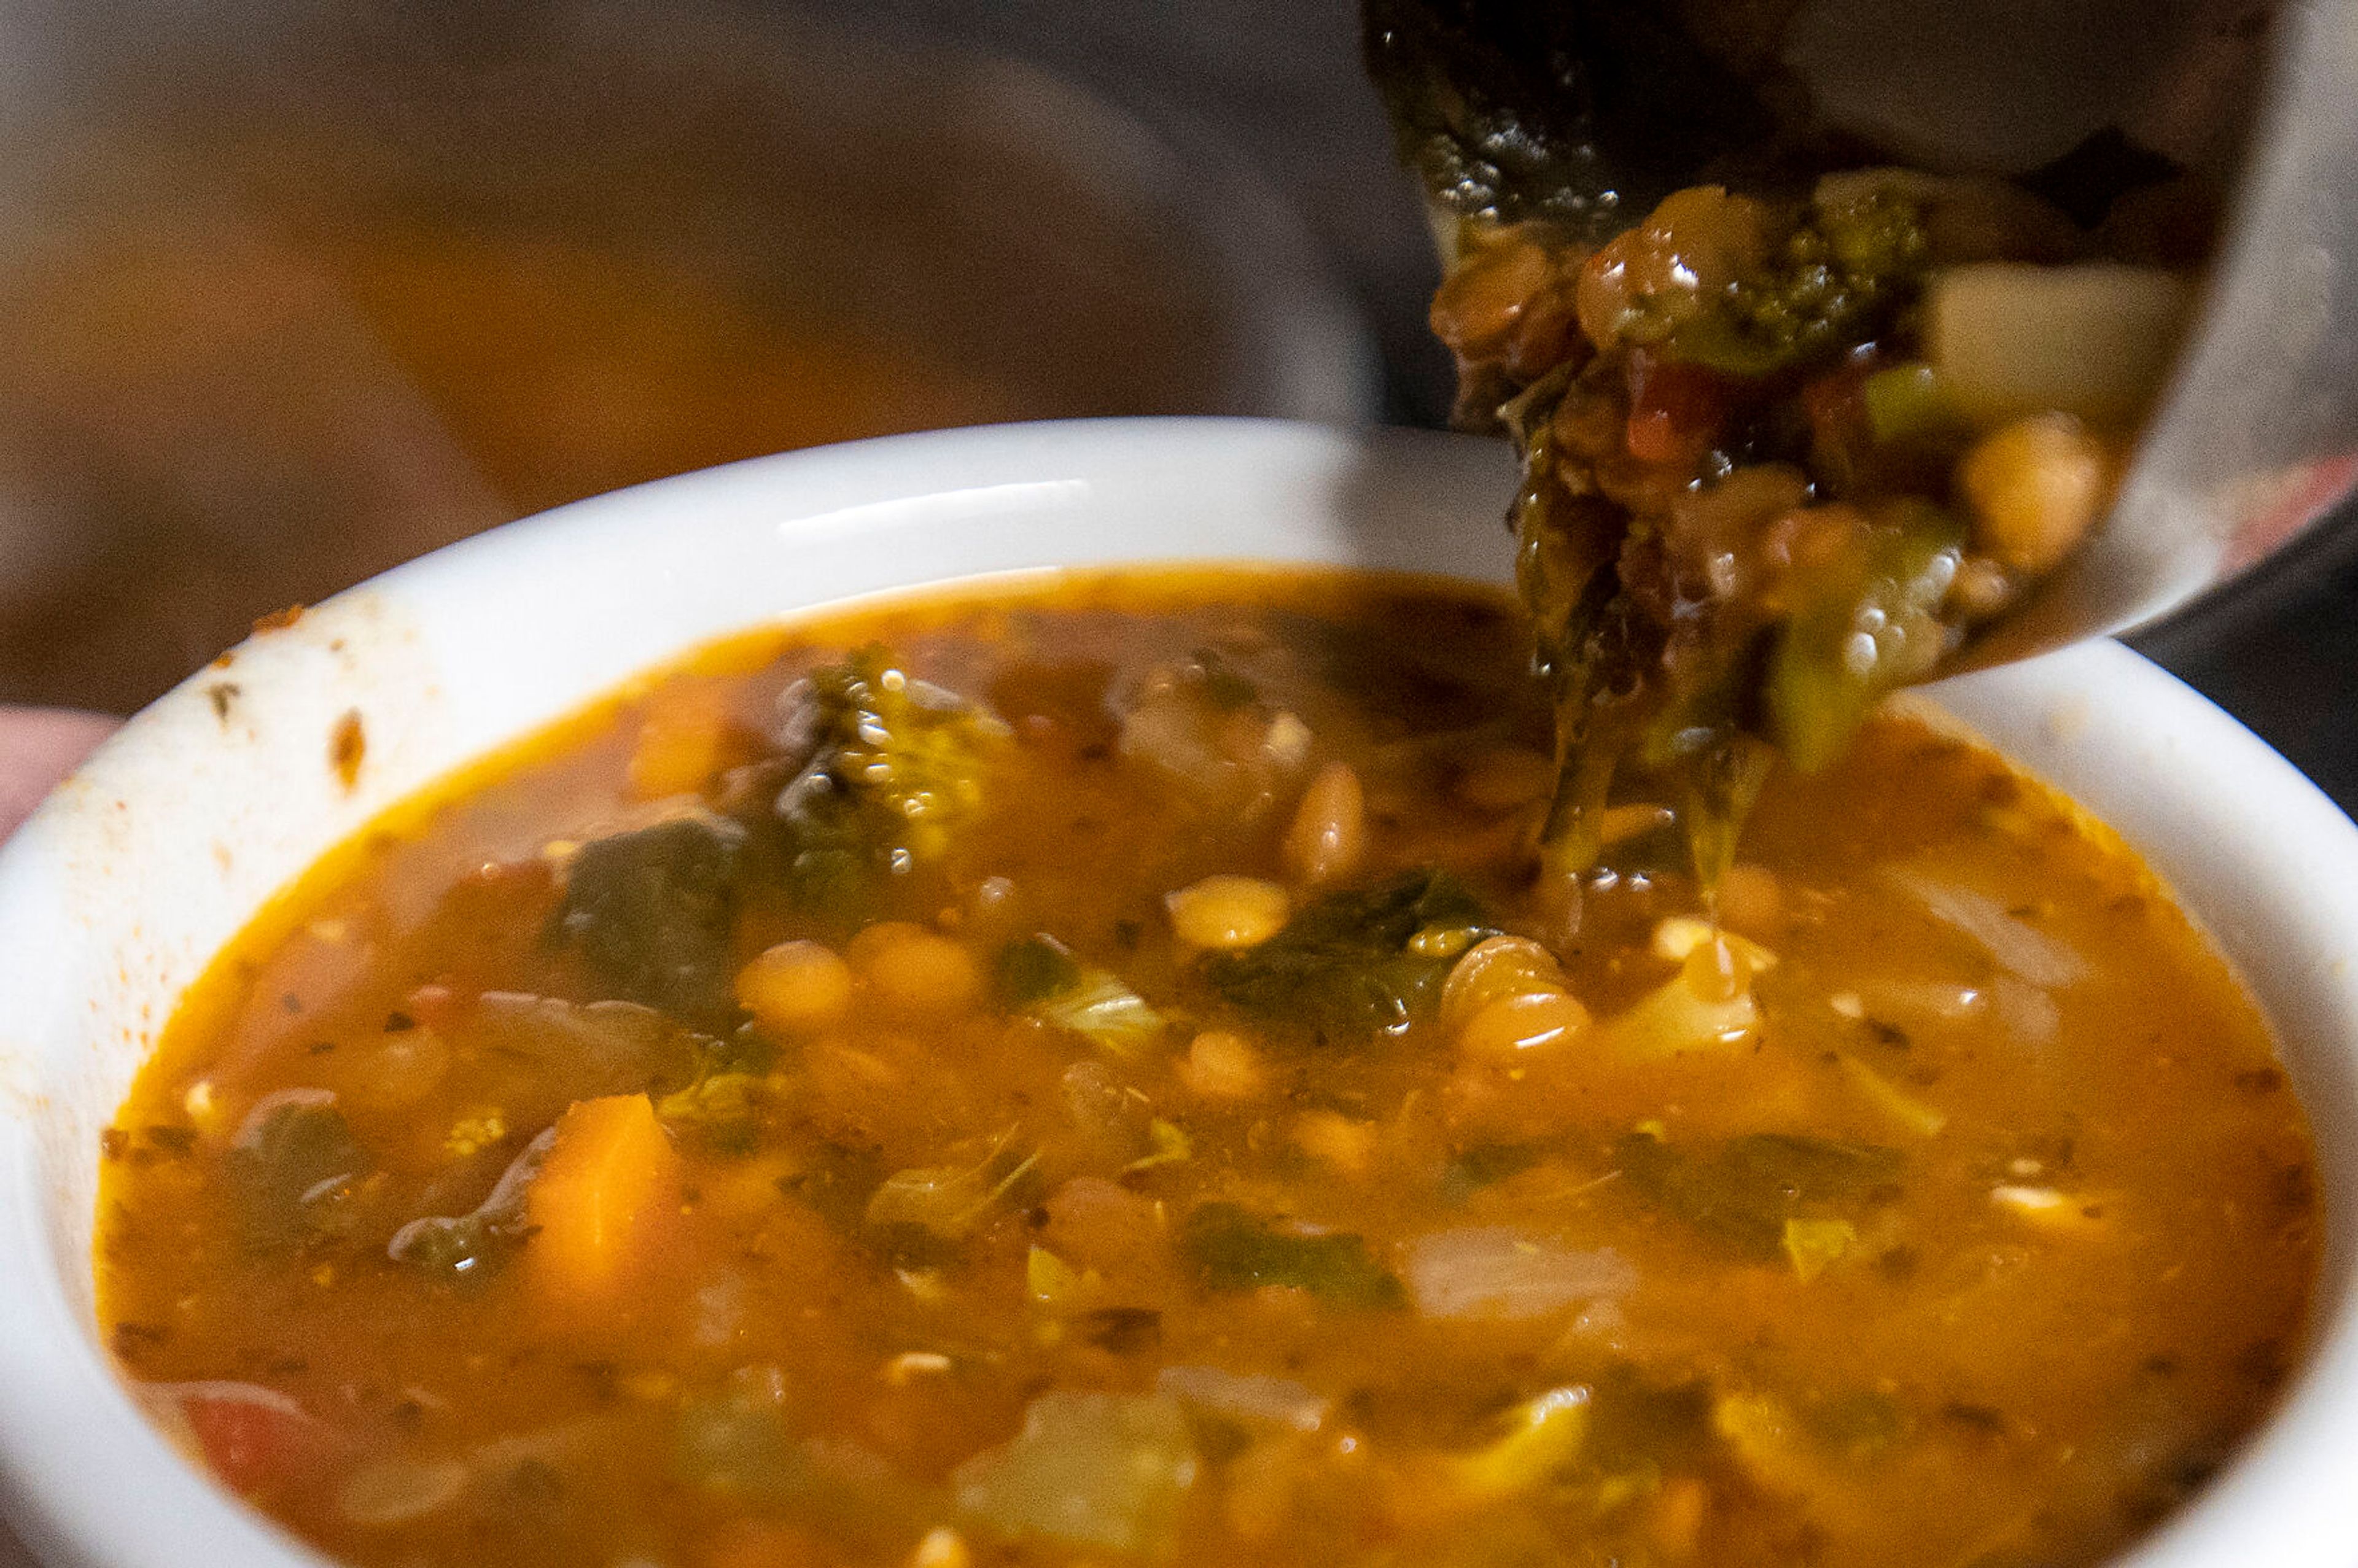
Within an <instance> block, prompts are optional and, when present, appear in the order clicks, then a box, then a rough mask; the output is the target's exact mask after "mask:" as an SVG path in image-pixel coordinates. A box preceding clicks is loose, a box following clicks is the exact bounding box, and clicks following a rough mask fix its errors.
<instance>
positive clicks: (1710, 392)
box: [1626, 349, 1728, 465]
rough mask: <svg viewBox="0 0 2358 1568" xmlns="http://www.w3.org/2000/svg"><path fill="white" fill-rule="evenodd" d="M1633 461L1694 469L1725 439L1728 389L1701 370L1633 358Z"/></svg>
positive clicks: (1639, 354) (1645, 353) (1645, 355)
mask: <svg viewBox="0 0 2358 1568" xmlns="http://www.w3.org/2000/svg"><path fill="white" fill-rule="evenodd" d="M1628 378H1629V423H1628V435H1627V437H1626V441H1627V445H1628V449H1629V455H1630V456H1631V457H1633V458H1635V459H1637V460H1639V462H1641V463H1676V464H1682V465H1684V464H1691V463H1693V462H1696V461H1699V460H1701V459H1702V457H1703V455H1704V453H1705V452H1707V451H1709V450H1710V449H1712V446H1713V444H1714V442H1716V441H1717V440H1718V439H1719V438H1720V433H1721V430H1722V428H1723V427H1725V424H1726V421H1727V412H1728V409H1727V404H1728V397H1727V384H1726V383H1725V381H1723V380H1722V379H1721V378H1720V376H1719V375H1718V374H1717V373H1714V372H1712V371H1709V370H1706V369H1704V367H1703V366H1701V365H1693V364H1685V363H1682V362H1679V361H1677V360H1670V359H1664V358H1662V357H1661V356H1660V355H1658V354H1656V353H1655V352H1653V351H1651V350H1648V349H1633V350H1631V351H1630V352H1629V371H1628Z"/></svg>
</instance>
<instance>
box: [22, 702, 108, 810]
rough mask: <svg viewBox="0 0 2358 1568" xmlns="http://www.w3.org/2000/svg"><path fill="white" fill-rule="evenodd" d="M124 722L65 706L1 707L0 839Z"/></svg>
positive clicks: (102, 714) (105, 715) (106, 715)
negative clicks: (52, 787) (53, 786)
mask: <svg viewBox="0 0 2358 1568" xmlns="http://www.w3.org/2000/svg"><path fill="white" fill-rule="evenodd" d="M122 722H123V720H121V719H116V718H114V717H113V716H111V715H109V714H104V713H81V712H77V711H75V710H73V709H71V708H0V838H6V837H7V836H8V835H9V834H11V833H13V832H15V831H16V825H17V824H18V823H19V822H22V821H24V820H25V818H26V817H27V816H31V815H32V812H33V807H35V806H38V805H40V804H41V797H42V796H43V795H47V794H49V789H50V787H51V786H52V785H54V784H56V783H57V782H58V781H59V779H61V778H63V777H65V776H66V775H67V774H68V773H71V772H73V770H74V766H75V764H76V763H78V762H81V760H82V759H83V758H84V757H86V756H88V755H90V752H91V749H92V747H94V746H96V745H97V744H98V743H99V742H100V741H103V740H105V739H106V738H107V737H108V736H109V735H111V734H113V733H114V730H116V728H117V727H118V726H120V725H121V724H122Z"/></svg>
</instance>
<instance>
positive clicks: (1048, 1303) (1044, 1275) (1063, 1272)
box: [1023, 1247, 1088, 1312]
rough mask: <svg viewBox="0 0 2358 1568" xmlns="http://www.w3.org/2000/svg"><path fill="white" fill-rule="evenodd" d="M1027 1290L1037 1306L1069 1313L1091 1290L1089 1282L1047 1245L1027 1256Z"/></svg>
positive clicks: (1024, 1269) (1024, 1276) (1025, 1265)
mask: <svg viewBox="0 0 2358 1568" xmlns="http://www.w3.org/2000/svg"><path fill="white" fill-rule="evenodd" d="M1023 1291H1024V1293H1025V1294H1026V1295H1028V1296H1030V1297H1031V1298H1032V1300H1033V1303H1035V1304H1036V1305H1039V1306H1044V1307H1046V1308H1048V1309H1049V1310H1051V1311H1053V1312H1065V1311H1069V1310H1071V1309H1072V1308H1073V1307H1075V1306H1076V1305H1078V1304H1079V1303H1080V1301H1081V1299H1082V1297H1083V1296H1085V1295H1087V1293H1088V1281H1087V1280H1086V1279H1085V1278H1083V1276H1082V1274H1081V1271H1079V1270H1077V1269H1076V1268H1074V1267H1073V1266H1072V1265H1071V1264H1070V1263H1067V1262H1065V1260H1063V1259H1062V1258H1059V1257H1057V1256H1056V1255H1055V1253H1054V1252H1051V1251H1049V1250H1048V1249H1046V1248H1045V1247H1034V1248H1033V1249H1032V1250H1031V1251H1030V1252H1028V1253H1026V1254H1025V1255H1024V1258H1023Z"/></svg>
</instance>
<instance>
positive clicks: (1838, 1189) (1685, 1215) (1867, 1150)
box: [1614, 1132, 1902, 1263]
mask: <svg viewBox="0 0 2358 1568" xmlns="http://www.w3.org/2000/svg"><path fill="white" fill-rule="evenodd" d="M1614 1159H1615V1161H1616V1162H1617V1163H1618V1164H1619V1166H1620V1168H1621V1173H1622V1175H1623V1177H1624V1178H1625V1179H1626V1180H1627V1181H1628V1184H1629V1185H1630V1187H1631V1189H1632V1190H1634V1191H1636V1192H1639V1193H1641V1194H1643V1195H1645V1196H1646V1197H1648V1198H1649V1199H1650V1200H1651V1201H1653V1202H1654V1203H1656V1204H1658V1205H1660V1206H1661V1207H1662V1208H1664V1209H1665V1210H1667V1211H1669V1212H1670V1213H1671V1214H1672V1215H1675V1216H1676V1217H1679V1218H1680V1219H1682V1220H1683V1221H1685V1222H1686V1223H1687V1224H1688V1225H1691V1226H1693V1227H1694V1228H1695V1229H1696V1230H1698V1231H1700V1232H1701V1233H1702V1234H1703V1235H1704V1236H1705V1237H1707V1238H1710V1239H1711V1240H1713V1241H1714V1242H1716V1243H1718V1244H1719V1245H1720V1246H1722V1247H1724V1248H1725V1249H1728V1250H1730V1251H1733V1252H1735V1253H1736V1254H1738V1255H1739V1256H1741V1257H1744V1258H1746V1259H1747V1260H1752V1261H1755V1262H1764V1263H1765V1262H1770V1261H1773V1260H1776V1259H1777V1258H1778V1257H1779V1256H1780V1255H1781V1253H1782V1251H1783V1249H1784V1245H1785V1222H1786V1221H1787V1220H1789V1219H1794V1218H1801V1217H1841V1218H1856V1217H1858V1216H1859V1215H1860V1214H1861V1213H1863V1212H1864V1211H1865V1210H1866V1208H1867V1207H1868V1206H1870V1205H1872V1204H1873V1203H1874V1202H1876V1201H1877V1199H1878V1198H1879V1197H1880V1196H1881V1195H1883V1194H1884V1193H1885V1192H1886V1191H1887V1189H1888V1188H1889V1187H1890V1185H1891V1184H1892V1183H1893V1182H1894V1181H1895V1180H1897V1179H1898V1175H1899V1172H1900V1167H1901V1164H1902V1157H1901V1155H1900V1153H1899V1152H1898V1150H1896V1149H1886V1148H1883V1147H1881V1146H1879V1145H1877V1144H1872V1143H1848V1142H1842V1141H1836V1140H1833V1139H1830V1138H1805V1137H1801V1136H1799V1135H1797V1134H1791V1133H1782V1132H1760V1133H1753V1134H1750V1135H1748V1136H1747V1137H1743V1138H1736V1139H1732V1140H1730V1141H1727V1142H1725V1143H1724V1144H1721V1145H1720V1146H1719V1147H1718V1148H1716V1149H1714V1150H1711V1151H1709V1152H1695V1151H1691V1150H1688V1149H1684V1148H1681V1147H1678V1146H1675V1145H1672V1144H1669V1143H1665V1142H1663V1141H1661V1140H1660V1139H1659V1138H1656V1137H1654V1136H1653V1135H1652V1134H1650V1133H1645V1132H1633V1133H1631V1134H1630V1135H1629V1136H1628V1137H1627V1138H1624V1139H1622V1140H1621V1141H1619V1143H1617V1145H1615V1147H1614Z"/></svg>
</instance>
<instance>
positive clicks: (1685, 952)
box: [1653, 914, 1777, 975]
mask: <svg viewBox="0 0 2358 1568" xmlns="http://www.w3.org/2000/svg"><path fill="white" fill-rule="evenodd" d="M1714 941H1716V942H1723V943H1725V944H1726V946H1727V949H1728V951H1729V952H1730V953H1731V954H1733V955H1734V956H1735V957H1736V958H1737V959H1739V960H1740V961H1742V962H1743V964H1744V965H1745V966H1746V967H1747V968H1748V969H1749V971H1750V972H1751V973H1753V974H1756V975H1757V974H1759V973H1760V972H1761V971H1763V970H1764V969H1773V968H1776V967H1777V955H1776V954H1774V953H1772V952H1770V951H1769V950H1768V948H1766V947H1763V946H1760V944H1759V943H1758V942H1753V941H1749V940H1747V939H1746V938H1744V937H1742V936H1738V935H1736V933H1735V932H1733V931H1730V930H1727V929H1726V928H1725V927H1724V926H1721V927H1714V925H1712V923H1711V922H1710V921H1708V920H1697V919H1695V918H1694V917H1693V915H1688V914H1674V915H1671V917H1670V918H1669V919H1667V920H1664V921H1662V922H1661V923H1660V924H1659V925H1656V926H1655V927H1654V940H1653V948H1654V957H1657V958H1668V959H1670V960H1671V962H1672V963H1674V964H1682V963H1684V962H1686V961H1687V959H1689V958H1691V957H1693V956H1694V955H1695V953H1696V951H1697V950H1698V949H1700V948H1703V947H1706V946H1710V945H1711V944H1712V943H1713V942H1714Z"/></svg>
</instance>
